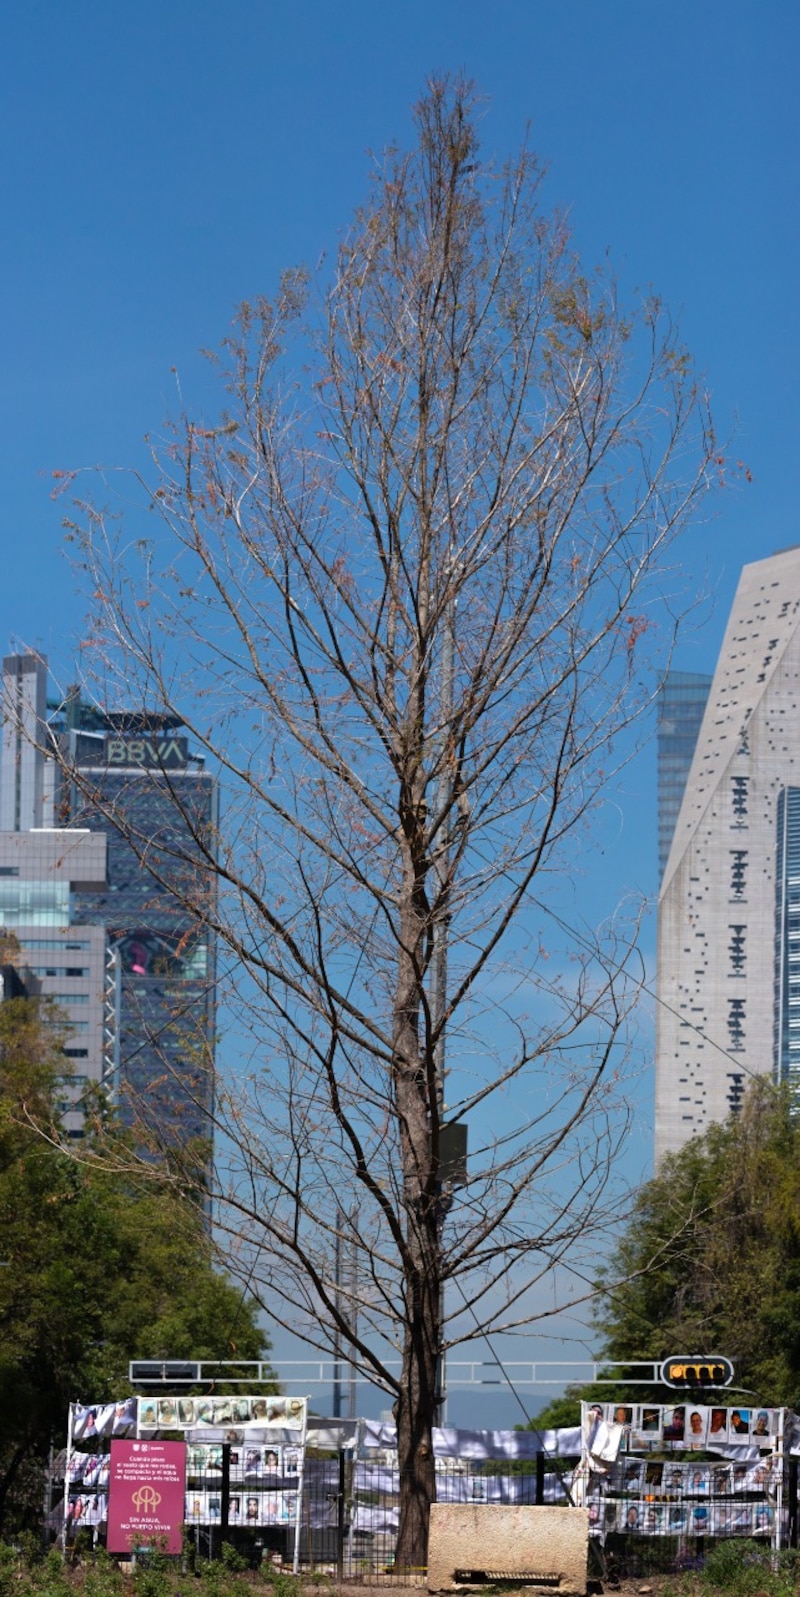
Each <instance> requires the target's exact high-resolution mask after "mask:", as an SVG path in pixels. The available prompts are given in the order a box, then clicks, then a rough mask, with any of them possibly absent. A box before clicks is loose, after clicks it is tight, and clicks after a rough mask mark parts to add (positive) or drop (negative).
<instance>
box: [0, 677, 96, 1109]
mask: <svg viewBox="0 0 800 1597" xmlns="http://www.w3.org/2000/svg"><path fill="white" fill-rule="evenodd" d="M46 697H47V667H46V664H45V662H44V661H43V660H42V659H40V657H39V656H38V655H10V656H8V657H7V658H6V659H5V660H4V661H3V683H2V710H3V717H2V755H1V756H0V822H2V825H1V826H0V931H2V932H3V933H5V934H6V936H5V937H4V939H3V941H4V958H5V959H7V960H8V961H9V962H11V963H13V965H14V966H16V968H17V970H18V973H19V975H20V976H21V978H22V981H23V983H24V989H25V992H26V993H27V994H28V995H29V996H38V997H43V998H50V999H52V1000H53V1003H54V1004H55V1005H57V1014H56V1015H54V1016H53V1017H52V1019H51V1017H48V1024H50V1023H52V1024H54V1025H57V1026H58V1028H59V1031H61V1032H62V1033H63V1038H64V1041H63V1057H64V1069H63V1075H62V1079H61V1083H60V1094H59V1097H60V1104H61V1110H62V1119H63V1124H64V1129H65V1131H66V1132H67V1134H68V1135H69V1136H71V1137H80V1136H81V1134H82V1130H83V1120H84V1115H83V1107H82V1105H83V1103H84V1101H85V1098H86V1094H87V1090H88V1089H90V1088H91V1087H93V1086H104V1087H110V1086H111V1084H112V1083H113V1081H114V1079H115V1072H116V1062H117V1060H116V1048H117V1037H116V1030H117V1028H116V994H117V978H116V968H115V961H114V958H113V955H112V954H111V952H110V950H109V946H108V943H107V940H106V935H105V931H104V929H103V927H102V925H96V926H85V927H81V928H80V929H78V928H77V927H76V926H75V924H74V912H75V903H76V897H77V895H78V894H80V895H82V896H84V897H85V898H87V900H88V899H89V898H90V897H91V895H92V894H95V893H97V892H99V891H100V890H101V889H103V888H105V885H106V839H105V836H103V835H102V834H99V833H91V832H89V831H87V830H86V829H85V828H81V829H79V828H66V827H61V826H58V825H57V824H56V818H55V815H54V812H53V796H54V788H55V777H56V768H55V764H54V762H53V761H52V760H48V759H47V758H46V757H45V754H44V752H43V746H44V743H45V740H46V708H47V706H46Z"/></svg>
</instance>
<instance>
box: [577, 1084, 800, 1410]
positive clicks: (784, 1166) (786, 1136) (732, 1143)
mask: <svg viewBox="0 0 800 1597" xmlns="http://www.w3.org/2000/svg"><path fill="white" fill-rule="evenodd" d="M612 1282H613V1283H614V1284H613V1286H612ZM598 1329H599V1330H600V1332H601V1335H602V1354H603V1356H607V1357H608V1358H610V1359H614V1360H628V1359H663V1358H666V1357H668V1356H669V1355H670V1354H674V1353H695V1354H702V1353H705V1354H711V1353H719V1354H723V1355H726V1356H727V1357H728V1358H730V1359H731V1360H732V1361H733V1364H734V1368H735V1380H736V1384H737V1385H738V1386H743V1387H745V1388H748V1389H750V1390H752V1391H753V1392H755V1393H756V1394H757V1396H758V1401H759V1402H762V1403H770V1404H787V1405H790V1406H796V1405H797V1403H798V1401H800V1121H799V1120H798V1118H797V1116H796V1114H795V1113H793V1112H792V1109H791V1106H790V1102H789V1098H788V1096H787V1094H786V1093H785V1092H783V1091H778V1090H776V1089H775V1088H774V1087H773V1086H772V1085H771V1083H770V1082H769V1081H767V1080H760V1081H757V1082H754V1083H753V1085H752V1087H751V1088H750V1091H749V1093H748V1095H747V1098H746V1100H745V1104H744V1107H743V1110H742V1112H741V1113H740V1114H739V1115H733V1116H731V1117H730V1118H729V1119H728V1120H727V1121H726V1122H725V1123H724V1124H722V1125H716V1126H712V1127H710V1129H709V1130H708V1132H707V1133H706V1134H705V1136H703V1137H700V1138H697V1139H695V1140H693V1141H692V1142H689V1143H687V1144H686V1146H685V1147H684V1148H682V1149H681V1151H680V1152H679V1153H677V1154H674V1155H671V1156H670V1157H669V1158H668V1159H667V1160H666V1161H665V1163H664V1167H663V1169H662V1170H661V1172H660V1173H659V1175H657V1176H656V1177H655V1179H654V1180H653V1181H650V1182H648V1184H647V1185H646V1186H645V1187H644V1188H643V1189H642V1191H641V1193H640V1194H639V1197H638V1198H637V1200H636V1203H635V1205H634V1208H633V1212H632V1215H631V1219H630V1222H629V1224H628V1226H627V1228H626V1230H625V1234H624V1236H623V1238H622V1241H621V1243H620V1245H619V1247H618V1249H617V1251H616V1256H615V1258H614V1260H613V1263H612V1264H611V1265H610V1266H609V1269H608V1270H607V1272H606V1276H605V1295H604V1299H603V1304H602V1308H601V1311H600V1314H599V1317H598ZM638 1395H639V1396H641V1393H639V1394H638Z"/></svg>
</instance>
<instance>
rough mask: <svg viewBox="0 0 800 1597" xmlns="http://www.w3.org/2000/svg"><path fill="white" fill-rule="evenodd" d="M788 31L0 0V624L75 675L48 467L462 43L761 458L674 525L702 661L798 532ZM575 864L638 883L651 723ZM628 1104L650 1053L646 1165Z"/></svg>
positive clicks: (80, 461)
mask: <svg viewBox="0 0 800 1597" xmlns="http://www.w3.org/2000/svg"><path fill="white" fill-rule="evenodd" d="M798 46H800V11H798V8H797V7H796V5H795V4H792V3H790V0H767V3H762V4H761V5H759V6H756V5H755V4H753V3H751V4H742V3H737V0H725V3H722V0H671V3H670V4H669V5H667V4H664V3H663V0H662V3H656V0H653V3H651V4H649V5H643V4H641V0H639V3H634V0H604V3H603V4H600V3H599V0H572V3H566V4H561V5H553V4H552V3H548V4H544V3H542V0H495V3H494V5H492V6H487V5H486V4H478V3H476V0H427V3H422V0H408V3H404V4H399V5H394V6H387V5H381V4H380V3H378V4H376V3H375V0H371V3H370V4H367V3H365V0H341V3H340V4H338V5H333V4H331V3H330V0H327V3H323V0H306V3H305V4H301V3H295V4H289V3H287V0H280V3H278V0H228V4H227V5H226V6H225V8H224V9H223V7H221V6H218V5H217V6H212V5H209V4H208V3H207V0H205V3H204V0H193V3H192V4H191V5H189V4H188V3H187V0H167V3H165V0H161V3H160V4H155V3H154V0H140V3H139V4H138V5H137V6H136V7H130V8H123V7H122V6H119V5H117V6H108V5H100V4H99V3H96V0H95V3H89V0H70V4H69V5H67V6H65V5H63V4H57V3H56V0H28V3H27V4H26V5H24V6H23V5H16V6H6V7H5V8H4V9H3V16H2V19H0V51H1V53H2V60H3V63H4V69H3V77H4V93H3V96H2V105H1V106H0V117H1V118H2V129H1V132H2V148H3V152H4V156H3V162H2V171H0V197H1V198H0V203H1V204H2V214H3V220H4V224H5V227H4V233H5V240H4V249H3V252H2V258H0V279H1V280H2V293H1V294H0V307H2V308H1V309H0V315H1V316H2V349H3V357H4V360H3V379H4V380H3V383H2V388H1V389H0V405H2V416H1V418H0V440H1V441H2V442H1V443H0V447H2V451H3V459H2V481H3V488H4V494H3V538H2V582H1V583H0V638H2V643H3V646H4V648H5V647H6V646H7V645H8V644H10V643H12V642H15V641H19V640H22V641H24V642H26V643H29V644H36V645H38V646H39V647H41V648H43V649H44V650H46V651H47V653H48V654H49V655H50V657H51V660H52V661H53V663H54V665H55V667H56V669H57V672H58V674H59V676H60V677H61V679H62V680H65V679H68V678H69V676H70V668H71V662H72V660H73V658H74V653H75V641H76V639H77V638H79V636H80V632H81V601H80V599H79V597H78V595H77V593H76V591H75V588H74V584H73V580H72V577H71V574H70V572H69V569H68V567H67V565H66V563H65V561H64V558H63V555H62V553H61V547H62V543H61V539H62V534H61V525H60V522H61V515H62V512H63V504H58V503H54V502H53V501H52V500H51V497H50V489H51V478H50V473H51V472H52V471H53V470H55V469H61V470H65V469H68V468H69V469H71V468H74V467H79V466H91V465H93V464H96V463H102V464H104V465H116V464H127V463H130V462H141V460H142V459H143V438H144V435H145V433H146V432H147V431H148V430H149V429H153V430H155V429H158V427H159V425H160V423H161V421H162V420H163V418H164V417H165V416H166V415H167V414H168V413H169V412H170V411H174V410H175V408H176V407H177V393H176V384H177V382H178V381H179V382H180V387H181V391H182V393H183V395H184V397H185V399H186V400H187V403H188V404H189V405H190V407H192V408H200V409H206V410H208V408H210V407H211V405H213V402H214V401H213V389H212V387H211V385H210V382H209V374H208V371H207V368H206V364H205V362H204V361H203V359H202V358H201V356H200V354H199V350H200V349H201V348H202V347H213V346H215V345H217V344H218V343H219V342H220V340H221V339H222V338H224V336H225V334H226V332H227V330H228V328H229V326H230V322H231V318H232V316H233V313H234V310H235V307H236V305H237V303H238V302H239V301H240V300H242V299H243V298H247V297H250V296H253V295H255V294H258V293H259V292H267V293H268V292H270V290H271V289H272V288H273V287H274V285H275V283H276V280H277V276H278V273H279V272H280V270H281V269H282V268H283V267H284V266H287V265H290V264H294V263H297V262H301V261H305V262H308V263H310V264H312V265H313V264H315V263H316V262H317V260H318V259H319V257H320V255H321V253H322V252H324V251H331V250H333V249H335V246H336V242H337V238H338V236H339V235H340V233H341V231H342V229H343V228H344V227H345V226H346V223H347V221H348V218H349V216H350V214H351V212H352V210H353V208H354V207H355V206H356V205H357V204H358V202H359V200H360V199H361V198H362V196H363V195H364V192H365V184H366V174H367V171H368V165H369V161H368V155H367V151H368V150H369V149H380V148H381V147H382V146H383V145H384V144H386V143H388V142H390V141H391V140H393V139H396V140H398V141H399V142H401V143H402V142H405V141H407V140H408V139H409V138H410V136H411V123H410V106H411V104H412V102H413V101H414V99H415V98H416V97H417V96H418V94H419V93H420V91H421V88H422V85H423V80H424V78H425V76H426V74H428V73H430V72H433V71H438V70H443V69H444V70H459V69H461V70H464V71H465V72H466V73H467V74H469V75H471V76H473V77H474V78H475V79H476V80H477V81H478V83H479V85H480V86H481V88H482V90H483V91H484V93H485V95H486V97H487V105H486V117H485V122H484V129H483V139H484V149H485V150H486V151H487V152H489V153H493V154H497V155H498V156H501V157H502V156H503V155H504V154H506V153H509V152H511V151H512V150H513V149H514V148H515V147H516V146H517V145H518V144H519V142H520V140H521V138H522V136H523V134H524V132H525V130H526V127H529V129H530V139H531V143H532V144H533V145H534V147H535V148H536V149H537V150H538V151H539V153H540V155H541V156H542V157H543V159H544V160H545V161H546V163H547V164H548V166H549V177H548V181H547V186H546V199H547V201H548V202H549V203H550V204H552V205H554V206H560V207H566V208H567V209H568V210H569V213H570V217H571V222H572V226H573V229H574V234H575V239H576V243H577V246H578V248H579V250H580V252H581V254H582V255H583V257H584V259H585V262H586V264H587V266H590V265H592V264H593V263H594V262H596V261H598V260H601V259H603V258H605V256H606V254H607V253H608V255H609V256H610V259H611V261H612V263H613V265H614V267H615V269H616V271H617V273H618V275H619V279H620V283H621V287H622V291H623V294H626V293H629V292H630V291H631V290H633V289H635V288H637V287H640V288H645V287H648V286H650V285H652V286H653V287H654V288H655V289H657V291H658V292H659V293H660V294H661V295H662V296H663V298H664V300H665V301H666V302H667V303H668V304H669V305H670V306H671V308H672V309H673V311H674V313H675V315H676V316H677V317H678V319H679V321H680V323H681V327H682V331H683V334H684V337H685V339H686V342H687V343H688V345H689V347H690V349H691V350H692V351H693V353H694V355H695V358H696V360H697V362H698V365H699V367H700V368H701V370H702V371H704V372H705V373H706V376H707V381H708V386H709V389H710V391H711V394H712V400H713V406H714V411H715V417H716V422H717V427H718V430H719V433H720V434H721V436H722V437H723V438H727V437H729V436H732V445H731V456H732V458H733V459H742V460H744V461H745V462H746V464H747V466H748V467H749V469H750V471H751V472H752V475H753V482H752V484H751V485H750V486H745V485H744V484H741V483H740V484H739V485H738V486H735V487H731V488H730V489H726V490H724V491H723V492H722V493H721V494H719V495H718V496H717V498H716V500H715V502H714V504H713V505H711V506H709V507H708V510H707V513H706V515H705V517H704V519H703V521H702V522H701V523H700V524H698V525H697V526H696V527H695V528H694V529H693V531H692V532H691V533H690V534H689V535H688V537H687V538H686V540H685V542H684V546H683V560H684V563H685V570H686V579H685V580H686V587H687V591H689V592H691V593H698V592H703V591H707V592H708V593H709V594H710V595H711V598H712V600H713V603H712V604H710V605H705V606H702V607H701V609H700V611H699V612H698V614H697V621H698V622H699V620H700V619H702V621H703V624H702V625H697V624H696V625H693V626H692V627H690V628H689V629H688V630H687V632H686V635H685V637H684V639H683V641H682V642H681V644H680V646H679V650H678V654H677V658H676V663H677V664H678V665H680V666H682V667H683V668H685V669H711V668H713V663H714V659H715V655H716V650H717V648H718V644H719V640H720V638H721V634H722V629H723V627H724V623H725V619H726V616H727V611H728V608H729V605H730V601H731V598H732V595H733V591H734V588H735V585H736V581H737V578H738V574H739V569H740V567H741V565H742V564H743V563H744V562H745V561H747V560H751V559H756V558H759V557H760V556H762V555H765V554H768V553H770V552H771V551H772V550H774V549H775V548H780V547H784V546H786V545H788V544H791V543H793V542H795V541H798V538H799V537H800V533H799V532H798V526H797V520H798V518H797V512H796V508H795V505H796V498H797V493H796V485H795V473H796V470H797V457H798V450H797V445H798V430H799V429H798V422H800V389H799V388H798V383H797V378H796V373H797V370H798V365H799V364H800V362H799V361H798V356H799V355H800V349H798V344H799V343H800V319H799V318H798V312H797V294H798V290H797V261H798V258H800V237H799V236H798V235H799V234H800V224H799V222H798V205H797V197H796V171H797V168H798V103H799V102H798V96H797V92H796V83H795V77H796V61H797V57H798ZM176 374H177V375H176ZM601 850H602V852H601ZM589 874H590V875H591V878H592V882H593V884H594V885H593V887H592V897H593V898H594V895H595V894H596V895H597V901H598V903H599V902H601V901H602V900H603V899H604V898H608V900H609V902H610V901H611V900H612V899H613V898H614V897H615V896H619V893H621V892H622V891H624V889H625V888H626V887H629V886H632V887H635V888H637V889H639V890H641V891H643V892H645V893H653V892H654V891H655V888H656V835H655V766H654V752H653V749H652V747H651V748H650V749H649V750H647V751H645V753H644V754H643V756H642V757H641V758H640V759H639V760H637V762H636V764H635V765H634V766H633V767H632V768H631V770H630V771H629V772H628V774H627V776H626V778H625V781H624V791H623V794H622V798H621V804H620V807H619V809H618V810H615V811H614V812H613V814H612V815H611V817H610V819H609V820H607V822H606V823H605V824H604V826H603V827H602V829H601V831H599V832H598V849H597V853H596V857H594V858H593V859H592V861H591V862H589ZM652 943H653V933H652V925H651V926H650V928H649V929H648V930H647V931H646V934H645V948H646V949H647V950H652ZM649 1103H650V1099H649V1096H648V1089H647V1084H646V1082H645V1085H644V1087H643V1090H642V1094H641V1099H640V1103H639V1111H638V1122H637V1133H638V1136H637V1141H636V1142H635V1144H634V1152H633V1155H632V1157H633V1159H634V1162H635V1161H636V1159H638V1160H639V1162H640V1164H641V1165H643V1166H646V1162H647V1159H648V1157H649V1141H648V1139H649V1118H648V1117H649V1112H650V1111H649ZM532 1356H534V1355H532Z"/></svg>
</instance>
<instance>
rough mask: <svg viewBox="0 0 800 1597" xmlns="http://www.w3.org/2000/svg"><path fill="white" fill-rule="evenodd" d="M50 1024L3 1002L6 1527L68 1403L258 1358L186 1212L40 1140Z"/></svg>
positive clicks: (1, 1312) (201, 1232)
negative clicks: (138, 1372)
mask: <svg viewBox="0 0 800 1597" xmlns="http://www.w3.org/2000/svg"><path fill="white" fill-rule="evenodd" d="M48 1021H52V1017H48V1016H42V1015H41V1014H40V1011H39V1006H38V1005H37V1004H36V1003H35V1002H33V1001H30V1000H26V999H15V1000H13V1001H11V1002H6V1003H2V1004H0V1227H1V1228H2V1229H1V1231H0V1236H2V1241H1V1242H0V1250H1V1252H0V1257H2V1261H3V1264H2V1268H0V1329H1V1330H2V1336H0V1413H1V1414H2V1416H3V1426H2V1435H1V1437H0V1472H1V1473H2V1478H1V1479H0V1525H2V1523H3V1514H4V1509H5V1503H6V1497H7V1494H8V1492H9V1490H10V1489H12V1488H13V1487H14V1483H15V1480H16V1478H17V1476H18V1473H19V1472H20V1470H21V1469H23V1468H24V1466H25V1465H26V1464H27V1462H29V1461H30V1459H31V1458H32V1457H36V1456H43V1455H44V1454H45V1453H46V1451H47V1448H48V1446H49V1443H50V1440H51V1438H55V1440H56V1441H58V1440H59V1439H60V1438H61V1437H62V1435H63V1433H64V1431H65V1427H66V1411H67V1405H68V1403H69V1402H70V1401H71V1400H75V1399H78V1400H83V1401H95V1400H96V1401H101V1400H103V1399H108V1398H112V1397H115V1396H119V1395H120V1393H122V1392H125V1391H128V1390H130V1388H129V1386H128V1382H127V1370H128V1361H129V1360H130V1359H131V1358H155V1357H171V1358H185V1357H190V1356H191V1357H195V1358H207V1359H215V1358H243V1359H257V1358H261V1357H263V1355H264V1349H265V1336H264V1332H263V1330H262V1329H261V1327H260V1326H259V1325H258V1324H257V1323H256V1318H255V1309H254V1307H253V1306H252V1304H251V1303H250V1302H249V1301H243V1299H242V1292H241V1288H239V1287H235V1286H234V1285H233V1284H232V1282H230V1281H229V1280H228V1279H227V1278H226V1277H225V1276H224V1275H222V1274H220V1273H218V1272H217V1271H216V1270H215V1269H214V1264H213V1252H212V1242H211V1239H210V1237H209V1235H208V1233H207V1231H206V1229H205V1228H204V1225H203V1222H202V1219H201V1217H200V1215H199V1214H198V1211H197V1208H196V1207H195V1206H194V1205H193V1204H192V1203H191V1202H190V1201H187V1199H186V1198H183V1197H181V1196H180V1195H175V1194H173V1193H171V1192H170V1191H169V1190H168V1189H167V1190H165V1189H164V1187H163V1185H160V1186H159V1188H158V1189H157V1190H156V1189H155V1188H154V1187H153V1185H152V1183H150V1182H149V1181H148V1179H147V1174H146V1172H144V1173H143V1174H142V1175H140V1177H139V1178H138V1180H137V1179H136V1178H134V1177H133V1176H123V1175H120V1174H119V1173H113V1172H111V1171H110V1170H107V1169H104V1168H102V1166H101V1165H99V1164H97V1163H92V1164H87V1163H84V1162H82V1161H81V1159H80V1157H79V1158H77V1159H73V1158H70V1157H68V1156H67V1155H66V1154H63V1153H61V1152H59V1151H58V1149H57V1148H56V1147H55V1146H54V1144H53V1143H52V1142H50V1141H48V1139H47V1136H46V1129H47V1127H48V1125H54V1124H55V1121H56V1117H57V1100H58V1074H57V1073H58V1070H59V1067H60V1066H61V1067H63V1056H62V1055H61V1053H60V1042H61V1039H60V1037H59V1035H58V1031H57V1028H54V1027H53V1026H52V1024H48V1023H47V1022H48ZM129 1162H130V1161H129Z"/></svg>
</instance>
